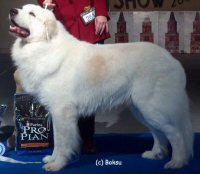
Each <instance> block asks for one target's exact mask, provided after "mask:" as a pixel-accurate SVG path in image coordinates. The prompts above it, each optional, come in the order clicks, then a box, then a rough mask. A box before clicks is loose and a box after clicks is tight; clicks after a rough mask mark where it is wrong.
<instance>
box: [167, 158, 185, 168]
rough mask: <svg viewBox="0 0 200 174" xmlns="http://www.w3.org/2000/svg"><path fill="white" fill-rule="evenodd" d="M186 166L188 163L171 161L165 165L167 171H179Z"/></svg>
mask: <svg viewBox="0 0 200 174" xmlns="http://www.w3.org/2000/svg"><path fill="white" fill-rule="evenodd" d="M184 165H187V162H185V161H183V160H171V161H169V162H168V163H166V164H165V166H164V168H165V169H179V168H182V167H183V166H184Z"/></svg>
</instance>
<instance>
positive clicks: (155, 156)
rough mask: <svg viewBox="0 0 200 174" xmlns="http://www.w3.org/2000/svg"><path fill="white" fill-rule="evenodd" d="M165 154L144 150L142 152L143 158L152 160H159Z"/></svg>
mask: <svg viewBox="0 0 200 174" xmlns="http://www.w3.org/2000/svg"><path fill="white" fill-rule="evenodd" d="M165 156H166V154H164V153H162V152H154V151H151V150H150V151H146V152H144V153H143V154H142V157H143V158H147V159H153V160H160V159H163V158H164V157H165Z"/></svg>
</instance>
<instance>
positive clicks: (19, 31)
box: [10, 19, 30, 37]
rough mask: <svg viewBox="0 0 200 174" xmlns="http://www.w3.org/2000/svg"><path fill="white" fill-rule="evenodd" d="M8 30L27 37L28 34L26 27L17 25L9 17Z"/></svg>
mask: <svg viewBox="0 0 200 174" xmlns="http://www.w3.org/2000/svg"><path fill="white" fill-rule="evenodd" d="M10 32H11V33H15V34H17V35H18V36H20V37H28V36H29V35H30V31H29V30H28V29H27V28H24V27H21V26H19V25H18V24H17V23H16V22H15V21H14V20H13V19H11V25H10Z"/></svg>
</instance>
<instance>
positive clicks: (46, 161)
mask: <svg viewBox="0 0 200 174" xmlns="http://www.w3.org/2000/svg"><path fill="white" fill-rule="evenodd" d="M54 160H55V158H54V157H53V156H52V155H47V156H45V157H44V158H43V159H42V161H43V162H44V163H50V162H53V161H54Z"/></svg>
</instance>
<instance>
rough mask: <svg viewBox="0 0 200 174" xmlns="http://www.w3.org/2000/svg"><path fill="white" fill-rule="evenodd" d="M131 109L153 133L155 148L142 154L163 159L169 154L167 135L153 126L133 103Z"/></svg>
mask: <svg viewBox="0 0 200 174" xmlns="http://www.w3.org/2000/svg"><path fill="white" fill-rule="evenodd" d="M129 109H130V111H131V112H132V114H133V115H134V116H135V117H136V118H137V119H138V120H139V121H140V122H141V123H142V124H144V125H145V126H146V127H148V128H149V129H150V130H151V133H152V135H153V139H154V144H153V148H152V149H151V150H148V151H145V152H144V153H143V154H142V157H143V158H147V159H155V160H159V159H163V158H164V157H165V156H167V155H168V147H167V146H168V140H167V138H166V137H165V135H164V134H163V133H162V132H161V131H160V130H158V129H155V128H153V127H152V126H151V125H150V124H149V123H148V122H147V121H146V120H145V118H144V117H143V115H142V114H141V112H140V111H139V110H138V109H137V108H136V107H135V106H133V105H130V106H129Z"/></svg>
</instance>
